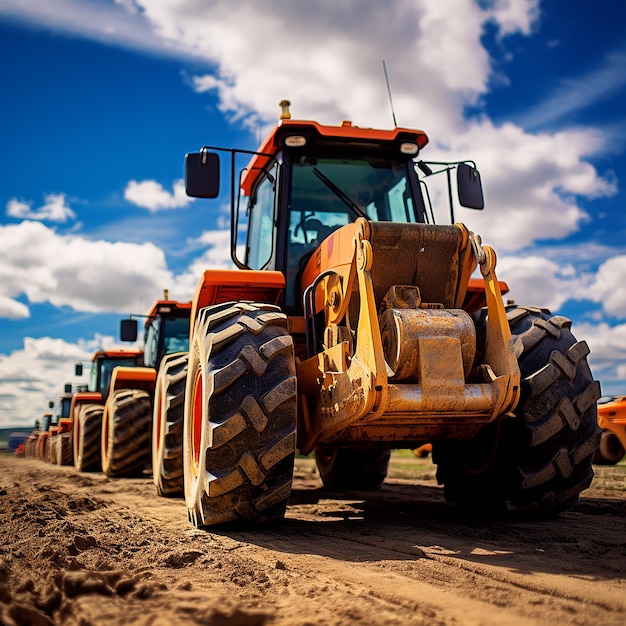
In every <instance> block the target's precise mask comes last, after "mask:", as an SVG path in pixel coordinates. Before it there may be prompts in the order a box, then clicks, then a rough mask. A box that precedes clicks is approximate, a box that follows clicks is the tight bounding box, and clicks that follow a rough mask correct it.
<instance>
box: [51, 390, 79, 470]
mask: <svg viewBox="0 0 626 626" xmlns="http://www.w3.org/2000/svg"><path fill="white" fill-rule="evenodd" d="M73 395H74V393H73V392H72V385H71V384H69V383H68V384H66V385H65V388H64V391H63V393H62V394H61V395H60V396H59V404H58V414H57V416H56V424H55V425H54V426H51V427H50V429H49V432H50V436H49V440H48V444H47V445H48V453H47V455H46V460H47V461H49V462H50V463H56V464H58V465H73V463H74V456H73V450H72V418H71V417H70V410H71V406H72V397H73ZM53 407H54V403H53V402H52V401H51V402H50V408H51V409H52V408H53Z"/></svg>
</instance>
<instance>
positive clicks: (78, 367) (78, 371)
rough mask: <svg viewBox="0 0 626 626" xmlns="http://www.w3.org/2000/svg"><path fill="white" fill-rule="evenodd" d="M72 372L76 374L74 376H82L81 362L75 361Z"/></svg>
mask: <svg viewBox="0 0 626 626" xmlns="http://www.w3.org/2000/svg"><path fill="white" fill-rule="evenodd" d="M74 374H76V376H82V375H83V364H82V363H76V365H75V366H74Z"/></svg>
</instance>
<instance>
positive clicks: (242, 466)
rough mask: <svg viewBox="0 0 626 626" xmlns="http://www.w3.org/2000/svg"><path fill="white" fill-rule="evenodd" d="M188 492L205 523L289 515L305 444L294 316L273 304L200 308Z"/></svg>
mask: <svg viewBox="0 0 626 626" xmlns="http://www.w3.org/2000/svg"><path fill="white" fill-rule="evenodd" d="M183 442H184V443H183V446H184V447H183V458H184V460H183V465H184V484H185V501H186V504H187V509H188V514H189V520H190V521H191V522H192V523H193V524H194V525H195V526H198V527H203V526H212V525H215V524H224V523H230V524H232V523H237V524H242V525H245V526H253V525H258V524H261V523H265V522H269V521H272V520H276V519H282V518H283V517H284V514H285V509H286V506H287V500H288V498H289V495H290V493H291V483H292V480H293V464H294V457H295V445H296V376H295V357H294V350H293V342H292V339H291V337H290V335H289V333H288V330H287V318H286V316H285V315H284V314H283V313H281V311H280V309H279V308H278V307H276V306H273V305H265V304H251V303H227V304H221V305H216V306H212V307H205V308H204V309H202V310H201V311H200V312H199V314H198V319H197V320H196V324H195V328H194V332H193V342H192V346H191V350H190V352H189V370H188V373H187V386H186V390H185V420H184V435H183Z"/></svg>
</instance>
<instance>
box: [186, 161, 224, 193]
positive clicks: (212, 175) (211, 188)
mask: <svg viewBox="0 0 626 626" xmlns="http://www.w3.org/2000/svg"><path fill="white" fill-rule="evenodd" d="M185 191H186V192H187V195H188V196H191V197H192V198H217V196H218V195H219V193H220V158H219V156H218V155H217V154H216V153H215V152H198V153H190V154H186V155H185Z"/></svg>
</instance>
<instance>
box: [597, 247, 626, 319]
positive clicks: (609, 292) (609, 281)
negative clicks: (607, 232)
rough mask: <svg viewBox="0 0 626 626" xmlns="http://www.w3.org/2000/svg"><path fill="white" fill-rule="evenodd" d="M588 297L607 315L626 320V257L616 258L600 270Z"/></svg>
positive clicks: (605, 263)
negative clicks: (599, 305)
mask: <svg viewBox="0 0 626 626" xmlns="http://www.w3.org/2000/svg"><path fill="white" fill-rule="evenodd" d="M587 295H588V296H589V297H590V298H591V299H593V300H595V301H596V302H599V303H600V304H601V305H602V308H603V309H604V311H606V313H608V314H609V315H612V316H613V317H616V318H618V319H626V256H625V255H619V256H614V257H612V258H610V259H608V260H607V261H606V262H604V263H603V264H602V265H600V267H599V268H598V272H597V274H596V275H595V278H594V280H593V282H592V284H591V285H590V286H589V288H588V291H587Z"/></svg>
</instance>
